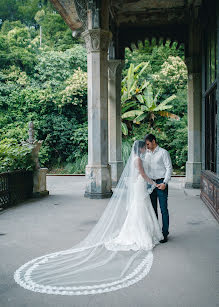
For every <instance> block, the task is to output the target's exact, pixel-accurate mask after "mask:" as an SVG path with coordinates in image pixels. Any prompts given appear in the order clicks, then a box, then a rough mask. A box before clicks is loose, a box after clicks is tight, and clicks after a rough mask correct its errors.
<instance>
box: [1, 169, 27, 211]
mask: <svg viewBox="0 0 219 307" xmlns="http://www.w3.org/2000/svg"><path fill="white" fill-rule="evenodd" d="M32 193H33V172H32V171H25V170H18V171H12V172H5V173H0V209H6V208H8V207H10V206H13V205H15V204H17V203H20V202H22V201H24V200H26V199H28V198H30V197H32Z"/></svg>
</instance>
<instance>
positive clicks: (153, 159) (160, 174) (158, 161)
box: [143, 146, 173, 184]
mask: <svg viewBox="0 0 219 307" xmlns="http://www.w3.org/2000/svg"><path fill="white" fill-rule="evenodd" d="M143 161H144V162H143V165H144V169H145V172H146V173H147V175H148V177H150V178H151V179H161V178H164V182H165V183H166V184H167V183H168V181H169V180H170V179H171V175H172V171H173V168H172V162H171V158H170V155H169V153H168V151H167V150H166V149H164V148H161V147H159V146H157V147H156V148H155V150H154V151H151V150H149V149H147V150H146V152H145V156H144V158H143Z"/></svg>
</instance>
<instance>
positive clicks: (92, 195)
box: [84, 191, 113, 199]
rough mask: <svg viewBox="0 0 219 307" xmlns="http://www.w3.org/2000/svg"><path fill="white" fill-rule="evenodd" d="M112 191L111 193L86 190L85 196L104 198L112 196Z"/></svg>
mask: <svg viewBox="0 0 219 307" xmlns="http://www.w3.org/2000/svg"><path fill="white" fill-rule="evenodd" d="M112 194H113V193H112V192H109V193H89V192H87V191H85V192H84V197H86V198H90V199H104V198H110V197H111V196H112Z"/></svg>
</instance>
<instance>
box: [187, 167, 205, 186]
mask: <svg viewBox="0 0 219 307" xmlns="http://www.w3.org/2000/svg"><path fill="white" fill-rule="evenodd" d="M201 170H202V163H201V162H186V183H185V188H186V189H200V183H201Z"/></svg>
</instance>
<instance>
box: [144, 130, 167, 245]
mask: <svg viewBox="0 0 219 307" xmlns="http://www.w3.org/2000/svg"><path fill="white" fill-rule="evenodd" d="M145 145H146V148H147V150H146V153H145V161H144V167H145V171H146V172H147V175H148V176H149V177H150V178H151V179H153V180H154V181H155V182H156V183H157V184H158V187H157V188H155V189H154V190H153V192H152V193H151V195H150V197H151V202H152V206H153V208H154V211H155V214H156V216H157V218H158V212H157V199H159V204H160V210H161V214H162V222H163V228H162V231H163V236H164V239H163V240H161V241H160V242H161V243H166V242H167V241H168V238H167V236H168V234H169V212H168V204H167V199H168V181H169V180H170V179H171V174H172V163H171V159H170V155H169V153H168V151H166V150H165V149H163V148H161V147H159V146H158V144H157V142H156V137H155V136H154V135H153V134H147V135H146V136H145Z"/></svg>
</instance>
